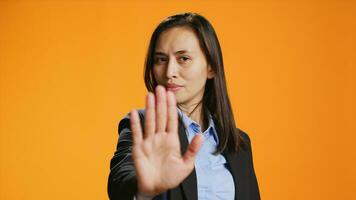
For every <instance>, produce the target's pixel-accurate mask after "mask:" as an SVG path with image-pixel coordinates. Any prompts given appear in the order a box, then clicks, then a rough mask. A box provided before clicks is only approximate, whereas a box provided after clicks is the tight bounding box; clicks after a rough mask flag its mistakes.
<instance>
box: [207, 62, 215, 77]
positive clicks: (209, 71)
mask: <svg viewBox="0 0 356 200" xmlns="http://www.w3.org/2000/svg"><path fill="white" fill-rule="evenodd" d="M214 77H215V72H214V70H213V68H212V67H211V66H210V65H208V79H212V78H214Z"/></svg>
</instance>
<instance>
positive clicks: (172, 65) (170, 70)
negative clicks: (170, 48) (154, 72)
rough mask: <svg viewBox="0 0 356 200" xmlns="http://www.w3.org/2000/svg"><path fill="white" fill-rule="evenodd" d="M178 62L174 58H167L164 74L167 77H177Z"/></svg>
mask: <svg viewBox="0 0 356 200" xmlns="http://www.w3.org/2000/svg"><path fill="white" fill-rule="evenodd" d="M178 67H179V66H178V63H177V61H176V59H175V58H173V59H169V62H168V65H167V69H166V76H167V78H168V79H171V78H177V76H178Z"/></svg>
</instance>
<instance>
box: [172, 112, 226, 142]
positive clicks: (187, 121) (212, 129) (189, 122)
mask: <svg viewBox="0 0 356 200" xmlns="http://www.w3.org/2000/svg"><path fill="white" fill-rule="evenodd" d="M177 111H178V115H179V116H180V118H181V119H182V122H183V124H184V126H185V127H190V126H191V125H192V124H193V125H194V126H198V127H200V125H199V124H198V123H197V122H195V121H194V120H192V119H191V118H190V117H188V116H187V115H186V114H185V113H184V112H183V111H182V110H181V109H179V108H178V107H177ZM206 111H207V114H208V119H209V120H208V121H209V126H208V128H207V129H206V130H205V132H204V133H207V132H209V134H211V135H213V137H214V139H215V141H216V143H217V144H219V137H218V135H217V132H216V129H215V123H214V120H213V117H212V115H211V113H210V111H209V110H208V109H206Z"/></svg>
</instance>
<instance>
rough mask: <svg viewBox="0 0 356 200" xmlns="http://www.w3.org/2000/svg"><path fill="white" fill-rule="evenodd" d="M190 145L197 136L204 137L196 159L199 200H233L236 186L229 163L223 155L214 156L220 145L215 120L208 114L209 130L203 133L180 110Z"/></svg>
mask: <svg viewBox="0 0 356 200" xmlns="http://www.w3.org/2000/svg"><path fill="white" fill-rule="evenodd" d="M178 114H179V115H180V116H181V119H182V122H183V125H184V126H185V128H186V134H187V137H188V141H189V143H191V141H192V139H193V137H194V136H195V135H197V134H202V135H203V144H202V146H201V147H200V150H199V153H198V155H197V156H196V158H195V173H196V175H197V186H198V199H199V200H210V199H211V200H219V199H221V200H229V199H231V200H233V199H234V196H235V186H234V180H233V177H232V175H231V173H230V171H229V170H228V167H227V162H226V159H225V157H224V156H223V155H222V154H218V155H213V153H214V152H215V151H216V149H217V146H218V144H219V137H218V134H217V132H216V129H215V124H214V121H213V118H212V116H211V114H210V112H208V128H207V129H206V130H205V131H204V132H202V130H201V127H200V125H199V124H198V123H197V122H195V121H193V120H192V119H190V118H189V117H188V116H187V115H186V114H184V113H183V112H182V111H181V110H180V109H178Z"/></svg>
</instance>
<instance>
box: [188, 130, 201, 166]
mask: <svg viewBox="0 0 356 200" xmlns="http://www.w3.org/2000/svg"><path fill="white" fill-rule="evenodd" d="M202 143H203V136H202V135H201V134H197V135H196V136H194V138H193V140H192V142H191V143H190V145H189V146H188V150H187V151H186V152H185V154H184V157H183V160H184V162H185V163H187V164H190V165H192V164H194V160H195V157H196V155H197V154H198V152H199V149H200V147H201V145H202Z"/></svg>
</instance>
